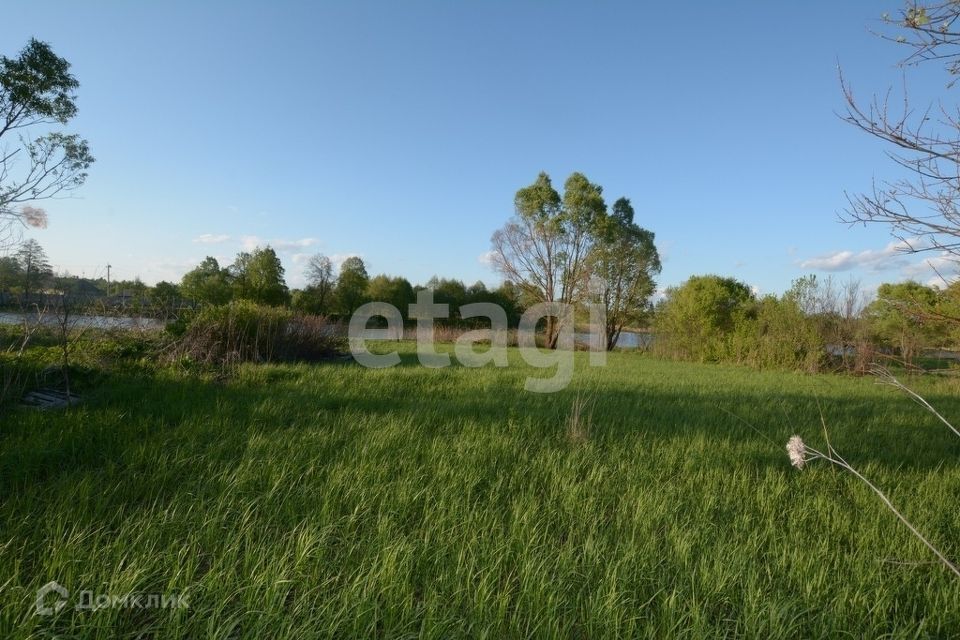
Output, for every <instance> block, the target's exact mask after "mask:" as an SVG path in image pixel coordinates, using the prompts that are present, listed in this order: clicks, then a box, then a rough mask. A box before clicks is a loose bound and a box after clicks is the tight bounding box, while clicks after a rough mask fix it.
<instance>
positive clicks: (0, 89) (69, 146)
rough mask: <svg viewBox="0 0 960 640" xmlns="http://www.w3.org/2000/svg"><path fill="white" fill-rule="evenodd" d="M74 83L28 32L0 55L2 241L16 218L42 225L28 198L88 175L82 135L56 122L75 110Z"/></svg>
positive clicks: (74, 185) (48, 195)
mask: <svg viewBox="0 0 960 640" xmlns="http://www.w3.org/2000/svg"><path fill="white" fill-rule="evenodd" d="M78 86H80V85H79V83H78V82H77V80H76V78H74V77H73V75H71V74H70V63H69V62H67V61H66V60H64V59H63V58H60V57H59V56H57V55H56V54H55V53H54V52H53V50H52V49H51V48H50V45H48V44H47V43H45V42H40V41H39V40H35V39H32V38H31V39H30V41H29V42H28V43H27V46H26V47H24V48H23V49H22V50H21V51H20V53H19V54H18V55H17V57H15V58H9V57H7V56H2V57H0V149H2V151H0V244H4V243H6V244H10V243H11V242H12V234H13V228H14V225H15V224H23V225H26V226H33V227H42V226H45V224H46V215H45V214H44V212H43V211H42V210H40V209H36V208H34V207H32V206H30V205H29V204H28V203H30V202H33V201H37V200H42V199H45V198H52V197H54V196H56V195H58V194H61V193H63V192H65V191H70V190H72V189H76V188H77V187H79V186H80V185H82V184H83V182H84V180H86V177H87V174H86V170H87V168H88V167H89V166H90V164H91V163H92V162H93V156H92V155H90V149H89V146H88V145H87V142H86V140H83V139H82V138H80V137H79V136H77V135H76V134H67V133H63V132H62V131H57V130H55V128H54V127H55V125H58V124H59V125H65V124H67V123H68V122H69V121H70V120H71V119H72V118H73V117H74V116H75V115H76V113H77V106H76V102H75V99H76V96H75V94H74V91H75V90H76V88H77V87H78ZM30 131H35V132H36V133H29V132H30Z"/></svg>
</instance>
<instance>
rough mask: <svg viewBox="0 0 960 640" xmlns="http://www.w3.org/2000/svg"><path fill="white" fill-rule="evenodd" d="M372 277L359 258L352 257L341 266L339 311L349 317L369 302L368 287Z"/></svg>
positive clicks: (338, 298)
mask: <svg viewBox="0 0 960 640" xmlns="http://www.w3.org/2000/svg"><path fill="white" fill-rule="evenodd" d="M369 284H370V276H369V275H367V267H366V265H365V264H363V260H362V259H361V258H360V257H359V256H351V257H349V258H347V259H346V260H344V261H343V264H342V265H341V266H340V276H339V277H338V278H337V296H336V297H337V304H336V309H337V311H338V312H339V313H340V314H342V315H344V316H349V315H351V314H353V312H354V311H356V310H357V308H359V307H360V306H361V305H362V304H363V303H364V302H366V300H367V286H368V285H369Z"/></svg>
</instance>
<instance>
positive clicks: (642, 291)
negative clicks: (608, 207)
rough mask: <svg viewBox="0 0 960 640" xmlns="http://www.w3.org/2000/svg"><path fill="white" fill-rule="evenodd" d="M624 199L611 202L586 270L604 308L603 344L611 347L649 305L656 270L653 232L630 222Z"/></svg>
mask: <svg viewBox="0 0 960 640" xmlns="http://www.w3.org/2000/svg"><path fill="white" fill-rule="evenodd" d="M633 217H634V211H633V206H632V205H631V204H630V201H629V200H628V199H627V198H620V199H619V200H617V201H616V202H615V203H614V204H613V210H612V213H611V215H609V216H607V217H606V218H605V219H604V221H603V223H602V225H601V230H600V232H599V234H598V240H597V242H596V243H595V244H594V247H593V250H592V251H591V253H590V273H591V276H592V279H593V281H594V282H595V283H597V285H598V286H597V288H598V289H599V291H597V297H598V298H599V301H600V303H601V304H603V306H604V309H605V310H606V327H605V332H606V345H607V349H613V348H614V347H615V346H616V345H617V340H618V339H619V338H620V332H621V331H622V330H623V328H624V327H625V326H627V325H628V324H639V323H640V322H641V321H642V320H643V318H644V316H645V315H646V313H647V312H648V311H649V308H650V298H651V296H653V293H654V291H655V290H656V283H655V282H654V280H653V276H654V275H655V274H658V273H660V254H659V253H658V252H657V247H656V245H654V243H653V237H654V236H653V233H652V232H650V231H647V230H646V229H643V228H641V227H640V226H638V225H637V224H636V223H635V222H634V221H633Z"/></svg>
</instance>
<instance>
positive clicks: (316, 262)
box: [303, 253, 334, 313]
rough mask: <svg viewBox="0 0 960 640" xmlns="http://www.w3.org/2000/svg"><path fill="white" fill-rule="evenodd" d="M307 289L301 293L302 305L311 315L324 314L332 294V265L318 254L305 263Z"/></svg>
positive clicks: (326, 258) (325, 257)
mask: <svg viewBox="0 0 960 640" xmlns="http://www.w3.org/2000/svg"><path fill="white" fill-rule="evenodd" d="M306 276H307V288H306V290H305V291H304V292H303V298H304V304H305V305H307V306H308V307H309V308H310V309H309V310H310V311H312V312H313V313H324V312H325V311H326V310H327V307H328V306H329V304H330V298H331V294H332V292H333V285H334V278H333V263H332V262H331V261H330V258H328V257H327V256H325V255H323V254H322V253H318V254H317V255H315V256H313V257H311V258H310V261H309V262H308V263H307V270H306Z"/></svg>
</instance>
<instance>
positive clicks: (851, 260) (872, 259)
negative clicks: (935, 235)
mask: <svg viewBox="0 0 960 640" xmlns="http://www.w3.org/2000/svg"><path fill="white" fill-rule="evenodd" d="M926 247H929V243H927V242H925V241H924V240H923V239H921V238H912V239H909V240H897V241H896V242H891V243H889V244H888V245H887V246H885V247H884V248H883V249H867V250H866V251H860V252H858V253H854V252H853V251H849V250H845V251H834V252H833V253H827V254H824V255H821V256H816V257H814V258H808V259H806V260H801V261H800V263H799V264H800V267H801V268H803V269H813V270H815V271H850V270H852V269H869V270H871V271H886V270H889V269H897V268H902V267H905V266H906V265H907V264H908V263H907V261H906V260H905V259H904V257H903V256H905V255H906V254H908V253H909V252H911V251H917V250H920V249H924V248H926Z"/></svg>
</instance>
